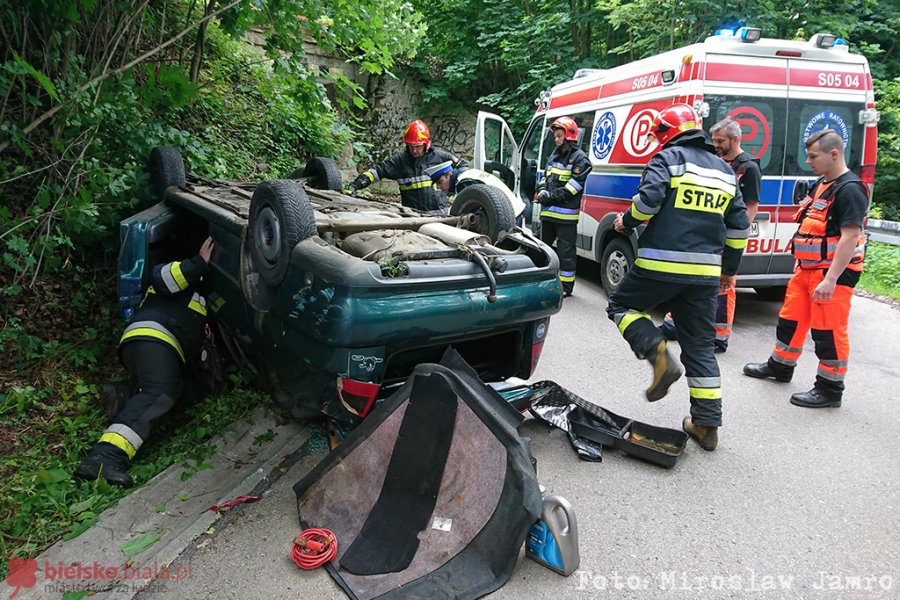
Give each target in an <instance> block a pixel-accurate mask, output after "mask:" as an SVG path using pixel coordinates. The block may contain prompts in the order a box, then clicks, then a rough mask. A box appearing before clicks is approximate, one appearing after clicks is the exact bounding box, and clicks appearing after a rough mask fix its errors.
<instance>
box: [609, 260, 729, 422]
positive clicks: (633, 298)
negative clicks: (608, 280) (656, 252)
mask: <svg viewBox="0 0 900 600" xmlns="http://www.w3.org/2000/svg"><path fill="white" fill-rule="evenodd" d="M718 290H719V286H718V285H717V284H688V283H674V282H670V281H662V280H659V279H653V278H651V277H647V276H645V275H644V274H643V273H642V272H641V271H638V270H632V271H630V272H629V273H628V275H626V276H625V279H624V280H623V281H622V284H621V285H620V286H619V287H618V288H617V289H616V291H615V292H613V294H612V296H610V298H609V305H608V306H607V308H606V313H607V315H608V316H609V318H610V319H611V320H612V321H613V322H614V323H616V325H617V326H618V327H619V332H620V333H621V334H622V337H624V338H625V341H627V342H628V344H629V345H630V346H631V349H632V350H633V351H634V353H635V355H636V356H637V357H638V358H642V359H643V358H647V356H648V354H650V352H651V351H652V350H653V349H654V348H656V347H657V346H658V345H659V342H660V341H661V340H662V334H661V333H660V331H659V329H658V328H657V327H656V325H654V324H653V321H652V320H651V318H650V315H649V314H647V311H649V310H650V309H652V308H653V307H654V306H656V305H658V304H662V303H663V302H667V303H668V304H669V306H670V308H671V309H672V316H673V317H674V319H675V321H676V322H677V323H678V341H679V344H680V345H681V364H683V365H684V371H685V375H686V376H687V383H688V388H689V390H690V399H691V420H692V421H693V422H694V424H695V425H702V426H705V427H719V426H720V425H721V424H722V383H721V377H720V375H719V364H718V362H717V361H716V355H715V327H714V321H713V319H714V317H715V312H716V295H717V294H718Z"/></svg>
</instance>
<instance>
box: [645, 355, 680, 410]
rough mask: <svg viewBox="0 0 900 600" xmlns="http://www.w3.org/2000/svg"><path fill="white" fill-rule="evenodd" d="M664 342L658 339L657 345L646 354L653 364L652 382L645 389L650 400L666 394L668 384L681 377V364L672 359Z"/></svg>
mask: <svg viewBox="0 0 900 600" xmlns="http://www.w3.org/2000/svg"><path fill="white" fill-rule="evenodd" d="M666 344H667V342H666V340H660V342H659V345H657V347H656V348H654V349H653V350H651V351H650V352H649V353H648V354H647V360H648V361H649V362H650V364H651V365H653V383H651V384H650V387H648V388H647V391H646V394H647V400H649V401H650V402H656V401H657V400H659V399H660V398H662V397H663V396H665V395H666V394H668V393H669V386H670V385H672V384H673V383H675V382H676V381H678V378H679V377H681V373H682V370H681V366H680V365H679V364H678V363H676V362H675V361H674V360H672V355H671V354H669V351H668V350H667V349H666Z"/></svg>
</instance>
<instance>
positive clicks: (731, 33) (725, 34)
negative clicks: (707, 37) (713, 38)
mask: <svg viewBox="0 0 900 600" xmlns="http://www.w3.org/2000/svg"><path fill="white" fill-rule="evenodd" d="M713 35H718V36H722V37H734V30H733V29H718V30H716V32H715V33H714V34H713Z"/></svg>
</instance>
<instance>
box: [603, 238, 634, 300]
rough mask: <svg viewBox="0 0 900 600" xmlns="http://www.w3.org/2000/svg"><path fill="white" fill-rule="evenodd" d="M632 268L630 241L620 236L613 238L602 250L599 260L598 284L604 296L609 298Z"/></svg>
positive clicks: (632, 257)
mask: <svg viewBox="0 0 900 600" xmlns="http://www.w3.org/2000/svg"><path fill="white" fill-rule="evenodd" d="M633 266H634V251H633V250H632V249H631V241H629V240H628V239H626V238H623V237H622V236H619V235H616V236H614V237H613V238H612V239H611V240H610V241H609V243H608V244H606V247H605V248H604V249H603V257H602V258H601V259H600V282H601V283H602V284H603V289H604V290H606V295H607V296H611V295H612V293H613V292H614V291H616V288H618V287H619V286H620V285H622V280H624V279H625V275H627V274H628V271H630V270H631V268H632V267H633Z"/></svg>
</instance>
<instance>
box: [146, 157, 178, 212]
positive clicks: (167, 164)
mask: <svg viewBox="0 0 900 600" xmlns="http://www.w3.org/2000/svg"><path fill="white" fill-rule="evenodd" d="M148 166H149V171H150V186H151V187H152V188H153V194H154V196H156V198H157V199H158V200H160V201H162V200H165V199H166V190H167V189H169V188H170V187H172V186H175V187H182V186H184V182H185V179H184V161H183V160H182V159H181V153H180V152H179V151H178V148H175V147H173V146H156V147H155V148H153V150H151V151H150V162H149V165H148Z"/></svg>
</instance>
